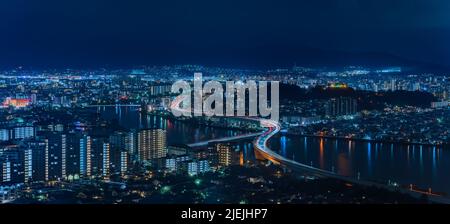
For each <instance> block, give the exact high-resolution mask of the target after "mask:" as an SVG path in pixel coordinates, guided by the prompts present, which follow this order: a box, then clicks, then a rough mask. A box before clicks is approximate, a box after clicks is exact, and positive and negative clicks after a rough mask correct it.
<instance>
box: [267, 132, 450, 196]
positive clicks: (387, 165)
mask: <svg viewBox="0 0 450 224" xmlns="http://www.w3.org/2000/svg"><path fill="white" fill-rule="evenodd" d="M282 139H283V140H282ZM270 144H271V148H272V149H273V150H276V151H278V150H279V151H280V152H283V154H284V155H286V157H287V158H290V159H294V160H296V161H298V162H300V163H303V164H307V165H311V164H313V166H315V167H318V168H321V169H325V170H329V171H334V172H336V173H338V174H341V175H344V176H349V177H355V178H356V177H357V176H358V173H359V174H360V177H361V179H365V180H371V181H377V182H383V183H387V182H388V181H391V182H397V183H399V184H402V185H409V184H414V185H416V186H418V187H420V188H424V189H426V188H428V187H431V188H432V189H433V191H436V192H439V191H440V192H447V193H449V194H450V178H448V177H449V176H450V151H449V150H450V149H444V148H439V147H435V146H418V145H404V144H391V143H376V142H365V141H350V140H336V139H327V138H318V137H301V136H283V137H281V138H280V137H276V138H274V139H273V140H271V143H270Z"/></svg>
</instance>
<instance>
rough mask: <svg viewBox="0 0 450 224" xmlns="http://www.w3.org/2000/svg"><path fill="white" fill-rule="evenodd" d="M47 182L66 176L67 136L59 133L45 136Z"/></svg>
mask: <svg viewBox="0 0 450 224" xmlns="http://www.w3.org/2000/svg"><path fill="white" fill-rule="evenodd" d="M45 143H46V146H45V180H46V181H56V180H60V179H65V178H66V177H67V176H66V149H67V148H66V146H67V142H66V135H65V134H61V133H59V132H49V133H46V134H45Z"/></svg>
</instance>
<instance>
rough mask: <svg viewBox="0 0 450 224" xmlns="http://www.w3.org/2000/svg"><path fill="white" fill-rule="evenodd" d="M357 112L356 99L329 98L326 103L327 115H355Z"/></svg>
mask: <svg viewBox="0 0 450 224" xmlns="http://www.w3.org/2000/svg"><path fill="white" fill-rule="evenodd" d="M356 113H357V102H356V99H353V98H351V97H339V98H333V99H331V100H329V101H328V102H327V104H326V115H327V116H330V117H336V116H343V115H354V114H356Z"/></svg>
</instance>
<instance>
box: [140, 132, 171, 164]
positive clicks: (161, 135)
mask: <svg viewBox="0 0 450 224" xmlns="http://www.w3.org/2000/svg"><path fill="white" fill-rule="evenodd" d="M166 155H167V144H166V131H165V130H162V129H144V130H141V131H139V134H138V157H139V161H148V160H152V159H159V158H164V157H166Z"/></svg>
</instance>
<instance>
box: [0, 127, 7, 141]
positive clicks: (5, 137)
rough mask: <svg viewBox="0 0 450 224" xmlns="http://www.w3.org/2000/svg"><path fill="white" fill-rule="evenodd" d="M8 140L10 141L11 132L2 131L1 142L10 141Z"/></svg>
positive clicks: (0, 133)
mask: <svg viewBox="0 0 450 224" xmlns="http://www.w3.org/2000/svg"><path fill="white" fill-rule="evenodd" d="M8 140H9V130H8V129H0V141H8Z"/></svg>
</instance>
